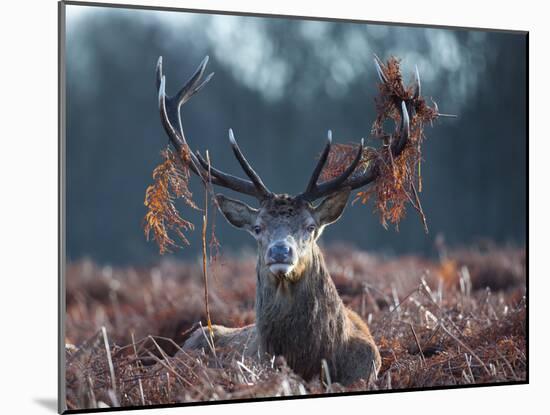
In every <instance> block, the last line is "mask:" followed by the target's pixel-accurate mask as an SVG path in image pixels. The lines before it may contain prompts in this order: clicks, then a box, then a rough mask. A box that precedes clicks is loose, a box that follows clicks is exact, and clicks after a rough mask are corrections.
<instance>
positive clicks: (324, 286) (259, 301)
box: [184, 243, 381, 384]
mask: <svg viewBox="0 0 550 415" xmlns="http://www.w3.org/2000/svg"><path fill="white" fill-rule="evenodd" d="M257 271H258V279H257V284H258V285H257V289H256V324H255V325H250V326H246V327H243V328H240V329H229V328H226V327H223V326H214V339H215V340H214V342H215V346H216V347H229V348H231V349H236V350H238V351H239V352H240V353H243V354H245V355H247V356H257V357H259V358H261V357H263V356H264V353H267V354H268V355H282V356H284V357H285V359H286V361H287V362H288V364H289V366H290V367H291V368H292V369H293V370H294V371H295V372H296V373H298V374H300V375H301V376H302V377H304V378H305V379H311V378H313V377H315V376H318V375H319V374H320V372H321V360H322V359H326V361H327V363H328V366H329V370H330V375H331V378H332V380H333V381H336V382H340V383H342V384H351V383H353V382H354V381H356V380H358V379H365V380H368V379H369V378H370V377H371V376H373V375H375V374H376V373H377V372H378V369H379V368H380V364H381V360H380V354H379V352H378V348H377V347H376V344H375V343H374V340H373V338H372V335H371V333H370V331H369V329H368V327H367V325H366V324H365V322H363V320H362V319H361V318H360V317H359V316H358V315H357V314H356V313H355V312H353V311H352V310H350V309H347V308H346V307H345V306H344V304H343V303H342V300H341V298H340V296H339V295H338V292H337V291H336V287H335V286H334V283H333V282H332V279H331V277H330V275H329V273H328V271H327V269H326V266H325V263H324V259H323V256H322V254H321V252H320V250H319V248H318V247H317V245H316V244H315V243H314V244H313V245H312V252H311V256H310V263H309V264H307V266H306V268H305V270H304V271H303V273H302V274H301V275H299V278H297V276H294V279H295V281H286V280H284V279H279V278H277V277H274V276H272V275H266V274H268V271H266V269H265V267H264V266H263V264H262V260H261V256H260V259H259V261H258V267H257ZM184 348H185V349H197V348H204V349H205V350H206V351H208V350H209V347H208V345H207V343H206V340H205V336H204V334H203V333H202V332H201V331H200V330H198V331H196V332H194V333H193V334H192V336H191V338H190V339H189V340H187V341H186V343H185V345H184Z"/></svg>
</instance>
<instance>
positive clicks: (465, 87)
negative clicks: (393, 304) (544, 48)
mask: <svg viewBox="0 0 550 415" xmlns="http://www.w3.org/2000/svg"><path fill="white" fill-rule="evenodd" d="M66 50H67V58H66V73H67V107H66V108H67V125H66V128H67V159H66V167H67V195H66V203H67V228H66V232H67V234H66V238H67V254H68V259H69V260H75V259H79V258H81V257H84V256H86V257H91V258H92V259H94V260H97V261H99V262H101V263H113V264H144V263H150V262H154V261H156V260H158V258H159V255H158V248H157V246H156V245H155V244H154V242H149V243H148V242H146V240H145V237H144V235H143V227H142V220H143V216H144V215H145V212H146V211H145V207H144V205H143V200H144V194H145V189H146V187H147V186H148V185H149V184H150V183H151V181H152V179H151V172H152V170H153V168H154V167H155V166H156V165H157V164H158V163H159V161H160V160H161V158H160V151H161V150H162V149H163V148H164V147H165V146H166V144H167V137H166V135H165V134H164V131H163V129H162V126H161V123H160V119H159V112H158V106H157V105H158V104H157V102H158V101H157V96H156V89H155V83H154V73H155V65H156V61H157V58H158V56H159V55H162V56H163V57H164V73H165V74H166V78H167V92H168V93H169V94H173V93H174V92H175V91H176V90H177V89H179V87H180V86H181V85H182V84H183V83H184V82H185V81H186V80H187V78H188V76H189V75H190V74H191V73H192V72H193V71H194V69H195V67H196V66H197V65H198V63H199V62H200V60H201V59H202V58H203V56H204V55H206V54H208V55H210V58H211V60H210V63H209V66H208V69H207V70H208V71H209V72H210V71H214V72H215V73H216V74H215V76H214V78H213V79H212V81H211V82H210V84H209V85H208V86H207V87H206V88H205V89H203V90H202V91H201V92H200V93H199V94H198V95H196V96H195V97H194V98H193V99H192V100H191V101H190V102H189V103H188V104H186V105H185V107H184V109H183V114H184V115H183V118H184V128H185V131H186V134H187V137H188V139H189V142H190V144H191V146H192V147H193V148H195V149H200V150H201V151H202V152H203V153H204V151H205V150H206V149H208V150H209V152H210V155H211V158H212V160H213V163H214V165H216V166H217V167H219V168H221V169H223V170H225V171H228V172H232V173H234V174H237V175H242V173H241V170H240V167H239V165H238V163H237V162H236V160H235V159H234V157H233V155H232V153H231V152H230V149H229V144H228V140H227V130H228V128H230V127H231V128H233V130H234V131H235V134H236V137H237V140H238V141H239V144H240V146H241V148H242V149H243V150H244V152H245V154H246V156H247V158H248V160H249V161H250V162H251V164H252V165H253V166H255V168H256V170H257V171H258V172H259V173H260V175H261V176H262V178H263V180H264V182H265V183H266V184H267V185H268V186H269V187H270V188H271V190H273V191H275V192H286V193H291V194H295V193H298V192H300V191H302V190H303V188H304V187H305V185H306V182H307V180H308V178H309V175H310V173H311V170H312V168H313V166H314V164H315V161H316V160H315V158H316V156H317V155H318V154H319V152H320V150H321V148H322V146H323V144H324V142H325V137H326V131H327V129H332V130H333V135H334V140H335V141H336V142H351V141H354V142H357V141H358V140H359V138H360V137H368V135H369V132H370V128H371V123H372V121H373V120H374V117H375V113H374V101H373V98H374V96H375V95H376V91H377V89H376V72H375V69H374V65H373V63H372V57H373V54H374V53H376V54H377V55H379V56H380V57H381V58H382V59H386V58H388V57H389V56H391V55H395V56H398V57H399V58H402V59H403V65H402V67H403V73H404V74H405V79H409V75H411V74H412V71H413V69H414V65H418V68H419V71H420V75H421V78H422V81H423V83H422V88H423V89H422V93H423V95H424V96H426V97H432V96H433V98H434V100H436V101H437V103H438V105H439V108H440V110H441V111H442V112H445V113H452V114H457V115H458V118H456V119H453V118H441V119H440V120H438V121H437V122H436V123H435V124H434V126H433V128H429V127H428V128H427V129H426V130H425V133H426V135H427V137H428V141H427V142H426V143H425V146H424V158H425V160H426V161H425V163H424V164H423V166H422V175H423V184H424V191H423V192H422V194H421V199H422V202H423V207H424V210H425V213H426V215H427V218H428V225H429V228H430V233H429V234H428V235H426V234H425V233H424V231H423V226H422V223H421V221H420V220H419V218H418V216H417V214H416V212H415V211H414V209H412V208H411V207H409V209H408V212H407V217H406V218H405V219H404V220H403V221H402V222H401V224H400V229H399V232H398V233H397V232H396V231H395V230H394V228H390V229H389V230H384V228H383V227H382V226H381V225H380V223H379V221H378V216H377V215H375V214H373V213H372V211H373V206H372V205H367V206H360V205H355V206H349V207H348V209H347V212H346V214H345V215H344V216H343V218H342V219H341V220H340V221H339V222H338V224H336V225H334V226H332V227H331V228H329V229H327V231H326V232H325V234H324V236H323V240H324V242H325V243H327V242H331V241H346V242H349V243H352V244H354V245H355V246H357V247H359V248H362V249H366V250H374V251H378V252H384V253H388V254H401V253H421V254H426V255H429V254H432V253H433V252H434V241H435V239H436V237H437V236H438V235H442V236H443V237H444V239H445V241H446V243H447V244H449V245H451V246H456V245H465V244H471V243H475V242H476V241H479V240H480V239H490V240H493V241H496V242H497V243H503V244H504V243H512V244H516V245H522V244H524V243H525V237H526V235H525V229H526V140H527V138H526V122H527V121H526V76H527V74H526V53H527V49H526V38H525V36H524V35H520V34H511V33H503V32H500V33H497V32H486V31H485V32H482V31H463V30H456V31H452V30H444V29H426V28H412V27H400V26H386V25H374V24H355V23H333V22H314V21H302V20H296V19H278V18H269V19H267V18H257V17H237V16H220V15H202V14H191V13H181V12H179V13H178V12H164V11H163V12H161V11H146V10H125V9H113V8H99V7H87V6H76V5H70V6H68V7H67V40H66ZM192 188H193V190H194V194H195V200H196V201H197V202H199V203H201V204H202V200H203V191H202V188H201V187H200V186H199V184H198V181H197V180H195V179H193V187H192ZM224 192H225V193H227V194H230V193H231V192H229V191H225V190H224ZM241 198H242V199H243V200H245V201H247V202H249V203H251V204H253V203H254V201H253V200H250V199H248V198H247V197H246V196H242V197H241ZM180 206H181V208H182V209H181V212H182V215H183V216H184V217H185V218H188V219H190V220H191V221H192V222H194V223H195V225H196V226H197V229H196V230H195V231H194V232H192V233H191V234H190V236H189V239H190V242H191V245H190V246H189V247H186V248H185V249H183V250H180V251H177V252H176V255H177V256H178V257H181V258H186V257H187V258H194V257H196V256H198V255H199V250H200V231H199V229H200V223H201V216H200V213H198V212H195V211H192V210H190V209H189V208H186V207H184V206H183V205H180ZM216 224H217V232H216V233H217V236H218V238H219V239H220V242H221V243H222V249H223V252H225V253H236V252H239V251H241V250H242V249H248V248H252V247H253V245H254V241H253V240H252V238H251V237H250V236H249V235H248V234H246V233H245V232H240V231H238V230H235V229H233V228H231V227H230V226H229V225H227V224H226V223H225V222H224V221H223V220H222V219H221V217H220V215H217V221H216Z"/></svg>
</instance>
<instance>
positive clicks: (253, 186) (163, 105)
mask: <svg viewBox="0 0 550 415" xmlns="http://www.w3.org/2000/svg"><path fill="white" fill-rule="evenodd" d="M207 63H208V56H206V57H205V58H204V59H203V60H202V62H201V63H200V65H199V66H198V68H197V69H196V70H195V72H194V73H193V75H192V76H191V78H189V80H188V81H187V82H186V83H185V85H184V86H183V87H182V88H181V89H180V90H179V92H178V93H177V94H175V95H174V96H172V97H170V96H167V95H166V77H165V76H164V74H163V73H162V56H161V57H159V59H158V62H157V68H156V86H157V90H158V100H159V109H160V118H161V121H162V125H163V127H164V129H165V131H166V133H167V134H168V138H169V139H170V142H171V144H172V146H173V147H174V148H175V149H176V151H177V152H178V154H181V153H182V150H183V149H184V148H185V147H188V143H187V140H186V138H185V134H184V132H183V126H182V122H181V115H180V107H181V106H182V105H183V104H184V103H186V102H187V101H188V100H189V99H190V98H191V97H192V96H193V95H195V94H196V93H197V92H198V91H199V90H200V89H201V88H202V87H203V86H204V85H206V84H207V83H208V81H210V79H211V78H212V76H213V75H214V74H213V73H211V74H209V75H208V76H207V77H206V78H205V79H204V80H202V81H201V78H202V76H203V74H204V71H205V69H206V64H207ZM239 152H240V151H239ZM189 156H190V163H189V168H190V169H191V171H192V172H193V173H195V174H196V175H198V176H199V177H201V179H202V180H206V173H207V171H208V169H210V173H211V174H212V177H210V181H211V182H212V184H215V185H219V186H222V187H226V188H228V189H231V190H234V191H236V192H239V193H244V194H247V195H250V196H254V197H256V198H259V199H262V198H264V197H266V194H267V193H269V192H268V191H267V193H266V190H267V189H266V187H265V186H264V185H263V183H262V182H261V180H259V178H257V175H256V178H257V179H258V180H259V184H261V186H258V185H257V183H256V182H251V181H248V180H244V179H241V178H238V177H235V176H232V175H230V174H227V173H224V172H222V171H220V170H217V169H213V168H212V166H209V165H208V163H206V162H205V161H204V160H202V157H201V158H197V156H196V155H195V154H194V153H193V152H192V151H190V152H189ZM241 156H242V154H241ZM237 158H238V157H237ZM243 158H244V157H243ZM239 161H241V160H239ZM241 165H242V163H241ZM247 165H248V163H247ZM243 167H244V166H243ZM248 167H249V168H250V166H248ZM250 170H251V171H252V172H254V171H253V170H252V169H251V168H250ZM245 171H246V172H247V174H248V171H247V170H246V169H245ZM254 174H255V173H254ZM249 176H250V175H249Z"/></svg>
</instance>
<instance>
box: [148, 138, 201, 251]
mask: <svg viewBox="0 0 550 415" xmlns="http://www.w3.org/2000/svg"><path fill="white" fill-rule="evenodd" d="M161 154H162V158H163V162H162V163H161V164H159V165H158V166H157V167H156V168H155V170H153V180H154V182H153V184H152V185H150V186H148V187H147V190H146V191H145V202H144V204H145V206H146V207H147V214H146V215H145V218H144V230H145V236H146V237H147V240H149V236H150V233H151V232H152V233H153V239H154V240H155V242H156V243H157V244H158V246H159V250H160V253H161V254H164V253H166V252H170V248H172V247H178V243H177V242H176V241H175V240H174V238H173V237H172V236H170V235H169V232H173V233H175V235H176V236H177V237H178V238H179V240H180V241H181V242H183V243H184V244H189V242H188V240H187V238H186V237H185V234H184V232H185V231H189V230H193V228H194V226H193V224H192V223H191V222H189V221H187V220H185V219H183V218H182V217H181V215H180V214H179V212H178V210H177V208H176V206H175V205H174V203H175V201H176V200H177V199H182V200H183V201H184V202H185V203H186V204H187V205H188V206H190V207H192V208H195V209H197V206H196V205H195V203H194V202H193V200H192V194H191V192H190V190H189V160H190V156H189V149H188V147H184V148H183V151H182V154H181V155H179V157H178V156H177V155H176V154H174V152H173V151H172V150H170V148H167V149H165V150H164V151H163V152H162V153H161Z"/></svg>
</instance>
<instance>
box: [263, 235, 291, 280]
mask: <svg viewBox="0 0 550 415" xmlns="http://www.w3.org/2000/svg"><path fill="white" fill-rule="evenodd" d="M295 262H296V261H295V250H294V249H293V248H292V245H291V244H289V243H288V242H286V241H277V242H274V243H272V244H271V245H270V246H269V248H268V249H267V254H266V263H267V266H268V267H269V270H270V271H271V272H272V273H273V274H275V275H278V276H284V275H287V274H289V273H290V272H291V271H292V269H293V268H294V265H295Z"/></svg>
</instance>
